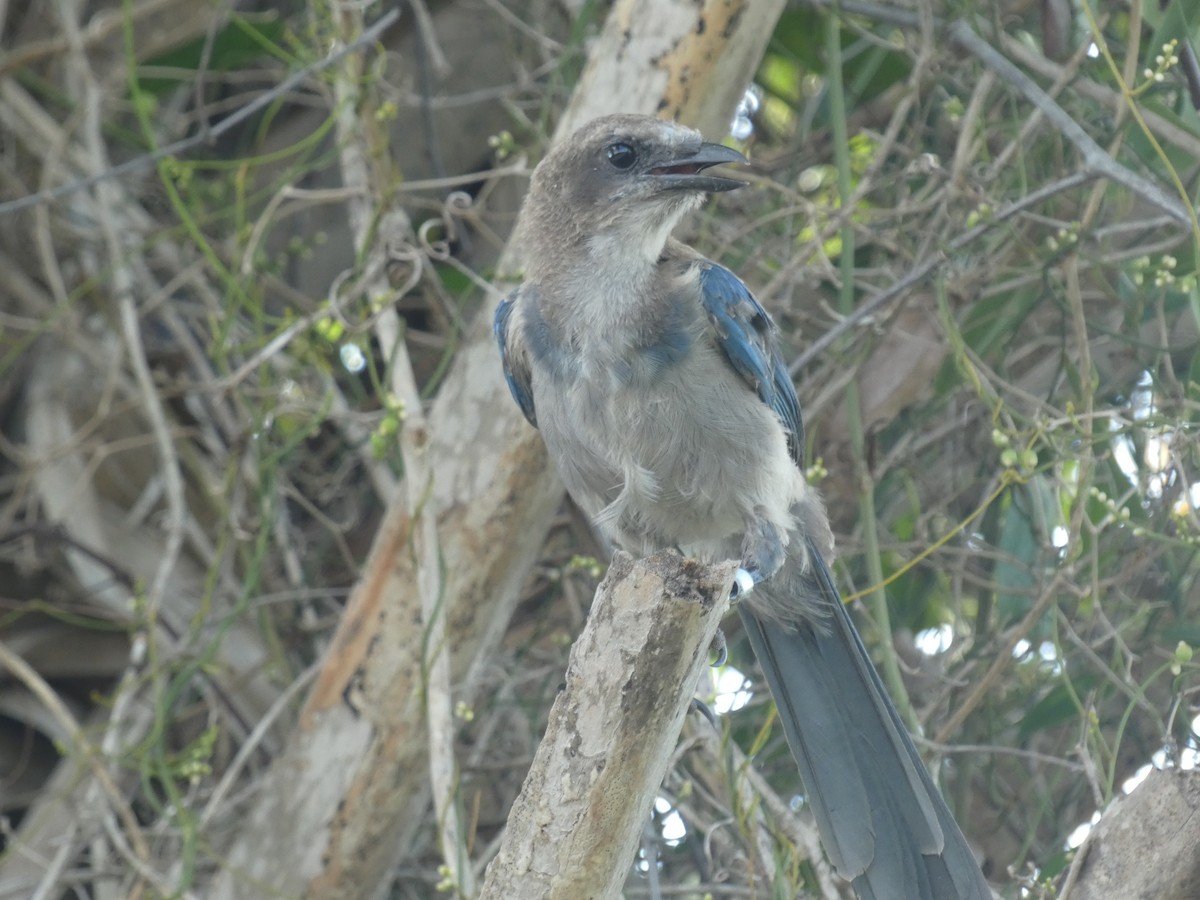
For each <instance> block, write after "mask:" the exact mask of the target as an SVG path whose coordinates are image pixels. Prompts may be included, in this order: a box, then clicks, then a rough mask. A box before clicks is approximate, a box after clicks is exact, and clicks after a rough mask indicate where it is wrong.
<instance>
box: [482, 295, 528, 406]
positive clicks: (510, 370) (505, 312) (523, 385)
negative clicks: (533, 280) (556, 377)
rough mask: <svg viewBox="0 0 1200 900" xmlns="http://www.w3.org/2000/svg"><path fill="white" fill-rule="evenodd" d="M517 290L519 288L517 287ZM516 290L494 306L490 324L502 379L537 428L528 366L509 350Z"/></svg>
mask: <svg viewBox="0 0 1200 900" xmlns="http://www.w3.org/2000/svg"><path fill="white" fill-rule="evenodd" d="M517 290H518V291H519V290H520V288H518V289H517ZM516 299H517V291H513V292H512V293H511V294H509V295H508V296H507V297H505V298H504V299H503V300H502V301H500V305H499V306H498V307H496V319H495V321H494V322H493V324H492V333H493V334H494V335H495V336H496V343H497V344H499V345H500V362H501V364H502V365H503V366H504V380H505V381H507V382H508V390H509V392H510V393H511V394H512V395H513V399H514V400H516V401H517V406H519V407H521V412H522V413H524V414H525V418H526V419H528V420H529V424H530V425H532V426H533V427H534V428H537V412H536V410H534V408H533V383H532V381H531V376H530V372H529V366H528V364H526V362H525V360H524V359H520V358H519V355H518V354H516V353H510V352H509V346H508V325H509V322H510V320H511V319H512V313H513V310H514V309H515V308H516V303H515V301H516Z"/></svg>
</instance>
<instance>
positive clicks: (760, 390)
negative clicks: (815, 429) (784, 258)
mask: <svg viewBox="0 0 1200 900" xmlns="http://www.w3.org/2000/svg"><path fill="white" fill-rule="evenodd" d="M700 301H701V303H703V304H704V309H705V311H706V312H707V313H708V318H709V321H710V322H711V323H712V326H713V328H714V330H715V331H716V336H717V345H718V346H719V347H720V348H721V350H722V351H723V352H724V354H725V357H726V358H727V359H728V360H729V364H730V365H731V366H733V368H734V371H736V372H737V373H738V374H739V375H741V376H742V378H743V379H744V380H745V381H746V383H747V384H748V385H749V386H750V387H751V389H753V390H754V392H755V393H756V394H758V398H759V399H760V400H762V402H763V403H765V404H767V406H769V407H770V408H771V409H772V411H774V413H775V415H776V416H778V417H779V421H780V423H781V424H782V425H783V427H784V430H785V431H786V432H787V436H788V450H789V451H790V452H791V454H792V459H793V460H794V461H795V463H796V465H798V466H799V465H803V462H802V456H803V453H804V422H803V420H802V418H801V415H800V401H799V400H798V399H797V398H796V388H795V386H794V385H793V384H792V379H791V376H790V375H789V374H788V370H787V366H786V365H785V364H784V361H783V356H782V355H781V354H780V352H779V339H778V337H777V329H776V327H775V323H774V322H772V321H771V317H770V315H769V314H768V313H767V311H766V310H765V309H763V307H762V305H761V304H760V303H759V302H758V301H757V300H755V299H754V295H753V294H751V293H750V290H749V288H747V287H746V285H744V284H742V281H741V279H739V278H738V277H737V276H736V275H734V274H733V273H732V272H730V271H729V270H728V269H726V268H724V267H723V266H718V265H717V264H716V263H710V262H705V263H704V264H703V266H702V267H701V269H700Z"/></svg>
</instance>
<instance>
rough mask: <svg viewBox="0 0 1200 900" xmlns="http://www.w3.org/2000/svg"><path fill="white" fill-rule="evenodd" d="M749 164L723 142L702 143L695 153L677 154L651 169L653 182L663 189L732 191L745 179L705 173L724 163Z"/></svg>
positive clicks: (744, 183) (740, 185) (743, 183)
mask: <svg viewBox="0 0 1200 900" xmlns="http://www.w3.org/2000/svg"><path fill="white" fill-rule="evenodd" d="M734 162H736V163H746V162H748V160H747V159H746V157H744V156H742V154H740V153H738V152H737V151H736V150H733V149H731V148H729V147H726V146H724V145H722V144H701V145H700V149H698V150H697V151H695V152H694V153H685V154H682V155H679V156H676V157H674V158H673V159H671V160H669V161H667V162H666V163H664V164H663V165H660V166H655V167H654V168H652V169H650V175H652V176H653V177H654V183H655V184H656V185H657V186H658V188H659V189H660V190H664V191H677V190H682V191H706V192H710V193H712V192H716V191H732V190H734V189H736V188H740V187H745V186H746V182H744V181H738V180H737V179H734V178H722V177H721V176H719V175H706V174H705V170H706V169H710V168H712V167H713V166H719V165H722V164H723V163H734Z"/></svg>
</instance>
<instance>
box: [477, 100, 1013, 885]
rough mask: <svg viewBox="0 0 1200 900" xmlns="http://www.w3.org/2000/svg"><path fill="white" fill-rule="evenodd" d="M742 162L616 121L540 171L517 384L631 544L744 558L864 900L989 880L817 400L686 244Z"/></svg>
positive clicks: (514, 337) (506, 350)
mask: <svg viewBox="0 0 1200 900" xmlns="http://www.w3.org/2000/svg"><path fill="white" fill-rule="evenodd" d="M731 162H745V159H744V157H743V156H742V155H741V154H740V153H738V152H737V151H735V150H731V149H729V148H726V147H723V146H721V145H719V144H709V143H704V142H703V141H702V139H701V137H700V135H699V134H698V133H697V132H695V131H693V130H691V129H689V128H685V127H683V126H680V125H677V124H674V123H671V122H665V121H660V120H658V119H654V118H651V117H647V116H633V115H616V116H607V117H604V118H601V119H597V120H595V121H593V122H591V123H590V124H588V125H586V126H584V127H583V128H582V129H580V130H579V131H577V132H576V133H575V134H574V135H572V136H571V137H570V138H568V139H567V140H566V141H565V142H563V143H562V144H561V145H560V146H559V147H558V148H557V149H555V150H553V151H552V152H551V153H550V154H549V155H548V156H547V157H546V158H545V159H544V160H543V161H542V162H541V164H540V165H538V167H537V169H536V170H535V171H534V173H533V177H532V182H531V184H530V189H529V194H528V196H527V197H526V200H525V204H524V207H523V209H522V212H521V217H520V220H519V223H518V231H519V235H518V239H519V241H520V242H521V246H522V247H523V249H524V254H525V261H526V268H525V278H524V282H523V283H522V284H521V286H520V287H519V288H518V289H517V290H516V291H515V292H514V293H513V294H512V295H511V296H510V297H509V298H508V299H506V300H505V301H504V302H503V303H502V304H501V305H500V308H499V310H498V311H497V314H496V337H497V340H498V341H499V344H500V352H501V356H502V358H503V363H504V374H505V377H506V378H507V380H508V385H509V387H510V389H511V390H512V394H513V397H514V398H515V399H516V401H517V403H518V404H519V405H520V407H521V410H522V412H523V413H524V414H525V417H526V418H527V419H528V420H529V422H530V423H531V424H533V425H534V426H535V427H537V428H538V429H540V430H541V433H542V435H543V438H544V440H545V442H546V446H547V447H548V449H549V451H550V456H551V458H552V459H553V460H554V462H555V465H556V466H557V468H558V471H559V474H560V475H561V477H562V480H563V482H564V484H565V485H566V488H567V490H568V491H569V492H570V494H571V496H572V497H573V498H574V499H575V501H576V502H577V503H578V504H579V506H580V507H582V509H583V510H584V511H585V512H586V513H587V514H588V515H590V516H591V517H592V518H593V520H594V521H595V523H596V524H597V526H598V527H599V528H600V529H601V531H602V532H603V533H604V534H606V535H607V536H608V537H609V538H611V539H612V540H613V541H614V542H615V543H616V544H617V545H618V546H620V547H623V548H624V549H626V550H628V551H630V552H632V553H635V554H648V553H652V552H655V551H657V550H661V549H664V548H668V547H676V548H678V549H680V550H681V551H682V552H683V553H685V554H687V555H689V556H692V557H695V558H698V559H703V560H706V561H711V562H715V561H718V560H724V559H731V558H736V559H739V560H740V561H741V565H742V569H743V572H741V573H739V574H740V575H741V576H742V585H743V590H746V593H744V595H743V597H742V599H741V600H740V602H739V603H738V612H739V614H740V615H741V617H742V620H743V622H744V624H745V628H746V632H747V634H748V636H749V639H750V643H751V645H752V646H753V648H754V652H755V654H756V655H757V657H758V660H759V663H760V665H761V666H762V669H763V672H764V674H765V675H766V679H767V683H768V685H769V686H770V689H771V694H772V696H773V697H774V699H775V703H776V705H777V707H778V709H779V717H780V721H781V722H782V724H783V728H784V732H785V734H786V736H787V739H788V743H789V744H790V746H791V749H792V753H793V755H794V756H795V758H796V762H797V763H798V765H799V769H800V774H801V777H802V778H803V780H804V785H805V790H806V799H807V802H808V803H809V805H810V806H811V808H812V811H813V814H814V816H815V818H816V821H817V826H818V829H819V830H820V833H821V838H822V842H823V843H824V846H825V850H826V852H827V853H828V854H829V857H830V859H831V860H832V862H833V864H834V866H835V867H836V869H837V871H838V873H839V874H841V875H842V876H843V877H845V878H847V879H849V880H851V881H852V882H853V884H854V887H855V889H856V891H857V892H858V894H859V896H860V897H861V898H863V900H960V898H961V900H986V898H990V897H991V893H990V891H989V889H988V887H987V884H986V882H985V881H984V879H983V876H982V874H981V872H980V870H979V867H978V865H977V863H976V861H975V858H974V856H973V855H972V853H971V851H970V849H969V847H968V846H967V843H966V841H965V839H964V838H963V835H962V833H961V832H960V831H959V829H958V826H957V825H956V824H955V822H954V819H953V817H952V816H951V814H950V810H949V808H948V807H947V806H946V804H945V802H944V801H943V800H942V798H941V796H940V795H939V793H938V791H937V788H936V787H935V786H934V784H933V781H932V779H931V778H930V776H929V774H928V772H927V771H926V769H925V767H924V765H923V763H922V761H921V758H920V756H919V755H918V754H917V751H916V748H915V747H914V746H913V744H912V741H911V739H910V738H909V736H908V733H907V731H906V730H905V728H904V725H903V723H902V722H901V720H900V717H899V715H898V714H897V712H896V710H895V708H894V707H893V706H892V703H891V701H890V700H889V699H888V696H887V694H886V692H885V690H884V688H883V685H882V683H881V682H880V679H879V676H878V675H877V674H876V672H875V669H874V667H873V666H872V664H871V661H870V658H869V657H868V655H867V652H866V649H865V648H864V647H863V644H862V641H861V639H860V638H859V636H858V633H857V632H856V631H855V628H854V625H853V623H852V622H851V620H850V617H849V614H848V613H847V611H846V609H845V607H844V606H843V605H842V602H841V599H840V598H839V596H838V591H837V588H836V587H835V586H834V583H833V579H832V577H831V575H830V571H829V567H828V563H827V560H829V559H831V558H832V549H833V548H832V543H833V541H832V535H831V532H830V528H829V524H828V519H827V518H826V515H825V510H824V507H823V506H822V504H821V501H820V499H819V498H818V497H817V495H816V492H815V491H814V490H812V489H811V488H809V487H808V485H807V484H806V482H805V479H804V475H803V472H802V467H801V464H802V459H801V457H802V454H803V448H804V438H803V431H802V424H801V415H800V406H799V402H798V401H797V399H796V393H795V389H794V387H793V385H792V382H791V379H790V377H789V375H788V372H787V369H786V367H785V365H784V363H783V360H782V358H781V356H780V352H779V348H778V344H777V338H776V329H775V325H774V323H773V322H772V321H771V318H770V316H769V315H768V314H767V312H766V311H765V310H764V309H763V307H762V306H761V305H759V303H758V301H756V300H755V299H754V297H753V296H752V295H751V293H750V292H749V290H748V289H747V288H746V286H745V285H744V284H743V283H742V282H741V281H740V280H739V279H738V278H737V277H736V276H735V275H734V274H733V273H732V272H730V271H729V270H728V269H725V268H722V267H721V266H719V265H717V264H716V263H714V262H711V261H710V260H707V259H705V258H704V257H702V256H700V255H699V254H698V253H696V252H695V251H694V250H692V249H691V248H689V247H686V246H684V245H683V244H681V243H679V242H678V241H676V240H674V239H672V238H671V236H670V235H671V231H672V230H673V229H674V227H675V225H676V224H677V223H678V222H679V219H680V218H681V217H682V216H683V215H684V214H685V213H686V212H688V211H689V210H691V209H694V208H695V207H697V206H698V205H699V204H700V203H701V202H702V200H703V197H704V195H705V194H706V193H708V192H713V191H726V190H730V189H733V188H736V187H740V186H742V182H740V181H735V180H732V179H729V178H725V177H722V176H720V175H716V174H712V173H711V172H710V171H709V170H710V168H711V167H713V166H716V165H720V164H722V163H731Z"/></svg>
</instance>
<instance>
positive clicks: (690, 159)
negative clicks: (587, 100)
mask: <svg viewBox="0 0 1200 900" xmlns="http://www.w3.org/2000/svg"><path fill="white" fill-rule="evenodd" d="M732 162H737V163H744V162H746V158H745V157H744V156H743V155H742V154H741V153H739V152H738V151H736V150H732V149H730V148H729V147H725V146H722V145H721V144H710V143H705V141H704V139H703V138H702V137H701V136H700V133H699V132H698V131H695V130H694V129H691V128H687V127H685V126H683V125H679V124H677V123H675V122H667V121H664V120H662V119H656V118H654V117H653V116H639V115H611V116H604V117H602V118H599V119H595V120H593V121H592V122H589V123H588V124H587V125H584V126H583V127H582V128H580V129H579V130H578V131H576V132H575V133H574V134H572V135H571V136H570V137H569V138H567V139H566V140H565V141H563V142H562V143H561V144H560V145H559V146H558V147H556V148H555V149H554V150H553V151H551V152H550V153H549V154H548V155H547V156H546V158H545V159H543V160H542V162H541V163H540V164H539V165H538V167H537V168H536V169H535V170H534V173H533V178H532V182H531V184H530V189H529V196H528V197H527V199H526V201H525V212H524V216H523V218H524V220H525V227H526V228H527V229H529V228H532V229H534V230H535V232H536V233H537V237H538V238H539V240H540V241H541V242H543V243H544V242H545V241H546V240H548V239H549V240H553V239H555V238H557V240H558V241H560V242H562V241H566V240H570V239H571V237H572V236H580V237H582V238H585V239H588V240H598V241H601V242H603V241H606V240H610V241H615V242H617V243H619V244H621V245H623V246H629V245H630V244H633V245H636V246H638V247H640V248H643V249H644V252H645V254H646V255H651V256H654V257H656V256H657V255H658V254H659V253H660V252H661V250H662V247H663V245H664V244H665V242H666V239H667V236H668V235H669V234H670V232H671V230H672V229H673V228H674V227H675V225H676V223H678V221H679V219H680V218H681V217H682V216H683V215H684V213H686V212H687V211H688V210H691V209H694V208H695V207H696V206H698V205H699V204H700V202H701V201H702V199H703V197H704V195H705V194H707V193H712V192H716V191H729V190H733V189H734V188H739V187H742V186H743V185H744V182H742V181H738V180H736V179H733V178H726V177H723V176H721V175H715V174H712V173H710V171H709V170H710V169H711V168H713V167H714V166H719V165H721V164H723V163H732Z"/></svg>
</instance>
